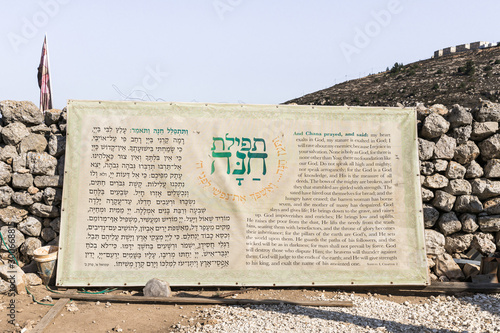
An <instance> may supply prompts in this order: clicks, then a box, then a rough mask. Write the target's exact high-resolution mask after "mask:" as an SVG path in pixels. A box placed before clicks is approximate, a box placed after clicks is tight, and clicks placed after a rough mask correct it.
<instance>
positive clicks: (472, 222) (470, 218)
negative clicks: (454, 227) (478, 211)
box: [460, 213, 479, 233]
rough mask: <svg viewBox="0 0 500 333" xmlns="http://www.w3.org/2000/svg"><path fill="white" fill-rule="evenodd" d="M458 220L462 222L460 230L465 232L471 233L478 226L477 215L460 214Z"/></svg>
mask: <svg viewBox="0 0 500 333" xmlns="http://www.w3.org/2000/svg"><path fill="white" fill-rule="evenodd" d="M460 222H462V231H463V232H466V233H473V232H476V230H477V229H478V228H479V225H478V224H477V216H476V215H474V214H468V213H466V214H462V215H460Z"/></svg>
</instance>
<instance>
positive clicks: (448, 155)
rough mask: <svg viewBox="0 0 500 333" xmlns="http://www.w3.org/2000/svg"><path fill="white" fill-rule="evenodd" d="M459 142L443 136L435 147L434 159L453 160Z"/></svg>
mask: <svg viewBox="0 0 500 333" xmlns="http://www.w3.org/2000/svg"><path fill="white" fill-rule="evenodd" d="M456 148H457V141H456V140H455V139H454V138H452V137H449V136H447V135H442V136H441V138H440V139H439V140H438V142H436V147H434V158H436V159H444V160H451V159H452V158H453V157H454V155H455V149H456Z"/></svg>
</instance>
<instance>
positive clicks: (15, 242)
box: [0, 226, 24, 251]
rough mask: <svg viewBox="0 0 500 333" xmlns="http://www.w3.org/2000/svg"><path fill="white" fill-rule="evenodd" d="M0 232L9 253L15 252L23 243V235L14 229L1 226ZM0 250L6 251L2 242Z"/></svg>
mask: <svg viewBox="0 0 500 333" xmlns="http://www.w3.org/2000/svg"><path fill="white" fill-rule="evenodd" d="M0 232H1V233H2V236H3V237H4V240H5V243H7V246H9V248H10V250H11V251H14V250H17V248H18V247H20V246H21V245H22V244H23V243H24V235H23V234H22V232H20V231H19V230H17V229H16V228H14V227H9V226H3V227H1V228H0ZM10 235H13V236H12V237H11V236H10ZM0 249H2V250H7V248H6V247H5V244H4V243H3V242H1V246H0Z"/></svg>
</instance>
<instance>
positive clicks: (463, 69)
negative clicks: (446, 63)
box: [458, 60, 476, 76]
mask: <svg viewBox="0 0 500 333" xmlns="http://www.w3.org/2000/svg"><path fill="white" fill-rule="evenodd" d="M458 72H459V73H460V74H463V75H469V76H470V75H473V74H474V73H475V72H476V66H475V64H474V61H472V60H467V62H466V63H465V66H460V67H458Z"/></svg>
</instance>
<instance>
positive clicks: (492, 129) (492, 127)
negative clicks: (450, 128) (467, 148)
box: [471, 121, 498, 141]
mask: <svg viewBox="0 0 500 333" xmlns="http://www.w3.org/2000/svg"><path fill="white" fill-rule="evenodd" d="M497 131H498V123H497V122H493V121H489V122H484V123H479V122H475V123H473V124H472V133H471V139H472V140H474V141H483V140H484V139H487V138H488V137H490V136H492V135H493V134H495V133H496V132H497Z"/></svg>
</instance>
